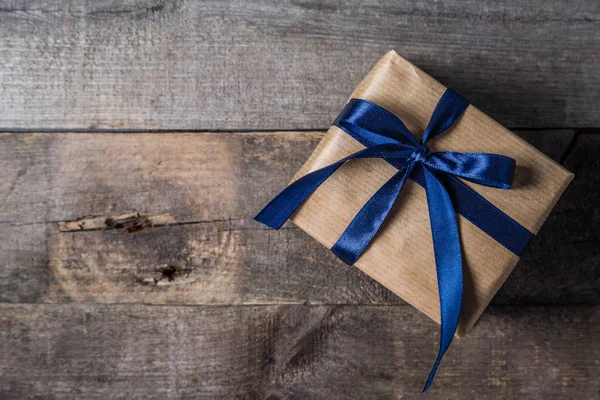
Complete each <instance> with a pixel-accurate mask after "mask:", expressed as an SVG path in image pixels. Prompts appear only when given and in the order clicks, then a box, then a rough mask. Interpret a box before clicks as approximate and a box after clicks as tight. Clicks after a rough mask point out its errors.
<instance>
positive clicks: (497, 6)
mask: <svg viewBox="0 0 600 400" xmlns="http://www.w3.org/2000/svg"><path fill="white" fill-rule="evenodd" d="M599 19H600V10H599V5H598V2H597V1H589V0H575V1H562V0H535V1H528V2H522V1H519V0H510V1H503V2H497V1H492V0H486V1H480V0H468V1H463V0H453V1H443V2H438V1H435V2H434V1H419V2H411V1H389V2H381V1H374V0H372V1H371V0H370V1H358V0H355V1H349V2H343V1H328V2H325V3H322V2H317V1H293V0H287V1H279V0H263V1H239V0H238V1H229V2H224V1H202V2H200V1H191V0H190V1H185V0H176V1H163V0H125V1H123V0H105V1H81V0H67V1H63V0H27V1H25V0H11V1H6V0H5V1H0V38H2V40H0V55H1V56H0V93H1V94H2V96H1V97H0V128H1V129H11V128H25V129H36V128H38V129H39V128H55V129H74V128H82V129H94V128H112V129H199V130H211V129H213V130H214V129H229V130H236V129H255V130H257V129H260V130H265V129H324V128H326V127H327V126H328V125H329V124H330V123H331V121H332V120H333V119H334V118H335V116H336V114H337V113H338V112H339V110H340V108H341V107H342V105H343V103H344V102H345V100H346V99H347V97H348V96H349V95H350V93H351V92H352V89H353V88H354V87H355V86H356V85H357V84H358V82H359V81H360V80H361V79H362V77H363V76H364V75H365V74H366V73H367V72H368V71H369V69H370V68H371V66H372V65H373V64H374V63H375V62H376V61H377V60H378V58H379V57H381V56H382V55H383V54H384V53H385V52H387V51H388V50H390V49H395V50H397V51H398V52H399V53H400V54H402V55H403V56H404V57H406V58H408V59H409V60H411V61H413V62H414V63H415V64H417V65H419V66H420V67H422V68H423V69H424V70H425V71H427V72H429V73H430V74H432V75H433V76H434V77H436V78H437V79H438V80H440V81H441V82H443V83H445V84H446V85H447V86H450V87H453V88H454V89H457V90H458V91H459V92H461V93H462V94H464V95H465V96H466V97H467V98H469V99H470V100H471V102H472V103H473V104H474V105H476V106H477V107H479V108H480V109H482V110H483V111H484V112H486V113H488V114H490V115H491V116H492V117H494V118H496V119H497V120H498V121H499V122H500V123H502V124H505V125H507V126H509V127H512V128H516V127H533V128H548V127H549V128H559V127H567V128H576V127H593V126H598V125H599V123H600V117H599V116H600V109H599V108H598V107H599V106H598V95H599V92H598V88H600V73H599V71H600V70H599V69H598V64H600V29H598V28H599V24H598V23H599Z"/></svg>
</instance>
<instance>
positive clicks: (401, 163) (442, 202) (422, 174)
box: [255, 89, 533, 390]
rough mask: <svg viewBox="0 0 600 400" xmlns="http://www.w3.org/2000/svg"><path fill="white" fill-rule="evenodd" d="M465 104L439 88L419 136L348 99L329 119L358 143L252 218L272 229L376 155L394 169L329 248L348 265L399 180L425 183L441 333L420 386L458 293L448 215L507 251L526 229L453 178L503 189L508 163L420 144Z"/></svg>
mask: <svg viewBox="0 0 600 400" xmlns="http://www.w3.org/2000/svg"><path fill="white" fill-rule="evenodd" d="M468 106H469V103H468V102H467V101H466V100H465V99H464V98H462V97H461V96H460V95H458V94H457V93H456V92H454V91H452V90H451V89H447V90H446V91H445V92H444V94H443V95H442V97H441V98H440V100H439V102H438V104H437V106H436V107H435V109H434V111H433V114H432V116H431V119H430V121H429V123H428V125H427V127H426V129H425V132H424V133H423V136H422V139H421V141H420V142H419V141H417V139H416V138H415V137H414V136H413V135H412V134H411V132H410V131H409V130H408V129H407V128H406V126H405V125H404V123H403V122H402V121H401V120H400V119H399V118H398V117H396V116H395V115H394V114H392V113H391V112H389V111H387V110H385V109H384V108H382V107H380V106H378V105H376V104H373V103H371V102H368V101H365V100H361V99H351V100H350V101H349V102H348V104H347V105H346V106H345V107H344V109H343V110H342V112H341V113H340V115H339V116H338V118H337V119H336V120H335V122H334V124H335V125H337V126H338V127H340V128H341V129H342V130H344V131H345V132H346V133H348V134H349V135H351V136H352V137H353V138H355V139H356V140H358V141H359V142H361V143H362V144H363V145H365V146H366V148H365V149H363V150H361V151H359V152H356V153H354V154H351V155H350V156H348V157H345V158H343V159H341V160H339V161H337V162H335V163H333V164H331V165H328V166H326V167H324V168H321V169H318V170H315V171H312V172H310V173H308V174H306V175H304V176H303V177H301V178H299V179H298V180H296V181H294V182H293V183H292V184H290V185H289V186H288V187H286V188H285V189H284V190H283V191H282V192H281V193H279V194H278V195H277V196H276V197H275V198H274V199H273V200H271V202H270V203H269V204H267V205H266V206H265V208H264V209H263V210H261V211H260V213H259V214H258V215H257V216H256V217H255V220H256V221H258V222H262V223H264V224H265V225H267V226H269V227H271V228H274V229H279V228H280V227H281V226H282V225H283V223H284V222H285V221H286V220H287V219H288V218H289V217H290V216H291V215H292V214H293V213H294V211H296V210H297V209H298V207H300V206H301V205H302V203H303V202H304V201H305V200H306V199H307V198H308V197H309V196H310V195H311V193H313V192H314V191H315V190H316V189H317V188H318V187H319V186H320V185H321V184H322V183H323V182H324V181H325V180H326V179H327V178H328V177H329V176H331V175H332V174H333V173H334V172H335V171H336V170H337V169H338V168H339V167H341V166H342V165H343V164H345V163H346V162H350V161H352V160H355V159H360V158H381V159H384V160H386V161H387V162H388V163H390V164H392V165H393V166H394V167H396V168H397V169H398V172H397V173H396V174H394V175H393V176H392V177H391V178H390V179H389V180H388V181H387V182H386V183H385V184H384V185H383V186H382V187H381V188H380V189H379V190H378V191H377V192H376V193H375V194H374V195H373V196H372V197H371V198H370V199H369V200H368V201H367V203H366V204H365V205H364V206H363V208H362V209H361V210H360V211H359V212H358V213H357V214H356V216H355V217H354V219H353V220H352V222H350V224H349V225H348V227H347V228H346V230H345V231H344V232H343V233H342V235H341V236H340V238H339V239H338V241H337V242H336V243H335V244H334V246H333V247H332V248H331V251H332V252H333V253H334V254H336V255H337V256H338V257H339V258H340V259H342V260H343V261H344V262H346V263H347V264H354V263H355V262H356V260H358V258H359V257H360V255H361V254H362V252H363V251H364V249H365V248H366V247H367V246H368V244H369V243H370V242H371V240H373V238H374V237H375V235H376V233H377V231H378V230H379V228H380V227H381V225H382V223H383V221H385V219H386V218H387V216H388V214H389V212H390V210H391V209H392V206H393V205H394V202H395V201H396V198H397V197H398V194H399V193H400V191H401V190H402V187H403V185H404V183H405V182H406V179H407V178H411V179H413V180H415V181H416V182H417V183H418V184H420V185H421V186H423V187H424V188H425V191H426V194H427V204H428V208H429V217H430V222H431V231H432V238H433V250H434V258H435V264H436V272H437V279H438V291H439V297H440V316H441V336H440V349H439V352H438V356H437V358H436V361H435V363H434V366H433V368H432V370H431V373H430V375H429V378H428V380H427V383H426V384H425V388H424V390H427V388H429V386H430V385H431V383H432V382H433V378H434V377H435V373H436V370H437V368H438V365H439V363H440V361H441V359H442V357H443V355H444V353H445V352H446V350H447V349H448V347H449V346H450V343H451V342H452V338H453V337H454V333H455V332H456V328H457V326H458V321H459V318H460V310H461V306H462V297H463V279H462V255H461V244H460V236H459V231H458V225H457V220H456V213H457V212H458V213H460V214H461V215H463V216H464V217H465V218H467V219H468V220H469V221H471V222H472V223H473V224H474V225H476V226H477V227H479V228H480V229H481V230H483V231H484V232H486V233H487V234H488V235H490V236H491V237H492V238H494V239H495V240H496V241H498V242H499V243H500V244H502V245H503V246H504V247H506V248H507V249H508V250H510V251H512V252H513V253H515V254H517V255H520V253H521V252H522V251H523V249H524V248H525V247H526V245H527V243H528V242H529V240H530V239H531V237H532V236H533V234H532V233H531V232H529V231H528V230H527V229H525V228H524V227H523V226H521V225H519V224H518V223H517V222H516V221H514V220H512V219H511V218H510V217H509V216H507V215H506V214H504V213H503V212H502V211H500V210H499V209H497V208H496V207H494V206H493V205H492V204H491V203H489V202H488V201H487V200H485V199H484V198H483V197H482V196H480V195H479V194H477V193H476V192H475V191H473V190H472V189H470V188H469V187H468V186H466V185H465V184H463V183H462V182H460V180H458V179H456V177H460V178H462V179H465V180H468V181H470V182H474V183H477V184H480V185H485V186H491V187H495V188H500V189H510V187H511V184H512V180H513V175H514V170H515V161H514V160H513V159H512V158H509V157H505V156H502V155H497V154H488V153H456V152H434V153H432V152H430V151H429V149H428V148H427V143H428V142H429V141H430V140H432V139H434V138H435V137H437V136H439V135H441V134H443V133H444V132H446V131H447V130H448V129H450V128H451V127H452V126H453V125H454V124H455V123H456V122H457V121H458V120H459V119H460V118H461V117H462V115H463V113H464V111H465V110H466V109H467V107H468Z"/></svg>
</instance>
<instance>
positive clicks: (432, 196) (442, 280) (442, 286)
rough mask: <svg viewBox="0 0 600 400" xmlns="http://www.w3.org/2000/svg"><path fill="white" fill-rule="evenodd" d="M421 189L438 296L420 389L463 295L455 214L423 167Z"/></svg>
mask: <svg viewBox="0 0 600 400" xmlns="http://www.w3.org/2000/svg"><path fill="white" fill-rule="evenodd" d="M422 168H423V172H424V175H425V182H426V185H425V190H426V192H427V204H428V207H429V219H430V222H431V233H432V237H433V251H434V256H435V265H436V271H437V278H438V292H439V296H440V316H441V324H440V325H441V334H440V350H439V353H438V356H437V358H436V360H435V363H434V365H433V368H432V369H431V373H430V374H429V378H428V379H427V383H426V384H425V387H424V389H423V391H426V390H427V389H428V388H429V386H430V385H431V383H432V382H433V378H434V377H435V373H436V371H437V368H438V366H439V364H440V361H441V359H442V357H443V356H444V353H445V352H446V350H448V347H450V343H452V338H453V337H454V333H455V332H456V328H457V326H458V320H459V317H460V309H461V306H462V296H463V277H462V255H461V248H460V238H459V233H458V225H457V222H456V213H455V211H454V207H453V205H452V201H451V199H450V195H449V194H448V192H447V191H446V189H445V188H444V185H443V184H442V183H441V182H440V181H439V180H438V178H437V177H436V176H435V175H434V174H433V173H431V172H430V171H429V170H428V169H427V168H426V167H425V166H423V167H422Z"/></svg>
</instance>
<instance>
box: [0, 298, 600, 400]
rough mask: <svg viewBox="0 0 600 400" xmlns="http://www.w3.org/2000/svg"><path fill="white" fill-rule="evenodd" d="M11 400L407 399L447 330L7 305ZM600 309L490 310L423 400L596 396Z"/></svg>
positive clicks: (320, 314)
mask: <svg viewBox="0 0 600 400" xmlns="http://www.w3.org/2000/svg"><path fill="white" fill-rule="evenodd" d="M0 327H1V328H0V397H2V398H3V399H6V400H9V399H33V398H44V399H54V398H57V399H58V398H60V399H70V398H73V399H74V398H85V399H92V398H97V399H107V398H111V399H122V398H123V399H124V398H127V399H135V398H156V399H171V398H172V399H175V398H177V399H180V398H186V399H187V398H190V399H191V398H202V399H271V400H274V399H397V398H404V399H412V398H415V399H417V398H419V399H420V398H423V396H424V395H423V394H421V389H422V387H423V384H424V382H425V379H426V377H427V374H428V373H429V369H430V367H431V364H432V362H433V360H434V359H435V355H436V353H437V349H436V346H437V344H438V340H439V334H438V329H439V328H438V326H437V325H436V324H435V323H433V322H432V321H431V320H429V319H428V318H427V317H425V316H424V315H423V314H420V313H419V312H418V311H415V310H414V309H413V308H412V307H408V306H387V307H386V306H383V307H382V306H379V307H376V306H373V307H368V306H329V307H327V306H301V305H297V306H231V307H210V306H197V307H182V306H171V307H161V306H143V305H108V306H107V305H104V306H100V305H60V306H55V305H7V304H2V305H0ZM598 335H600V309H598V308H597V307H587V308H581V307H564V308H563V307H550V308H543V307H524V308H512V307H507V306H504V307H500V306H495V307H491V308H490V309H489V310H488V311H487V312H486V314H485V315H484V316H483V318H482V319H481V321H480V322H479V323H478V325H477V327H476V328H475V330H474V331H473V332H472V333H471V334H470V335H469V336H468V337H466V338H464V339H457V340H455V341H454V343H453V347H452V348H451V349H450V350H449V352H448V353H447V355H446V357H445V358H444V360H443V361H442V364H441V366H440V368H439V370H438V374H437V378H436V381H435V383H434V386H433V387H432V388H431V389H430V392H428V393H427V395H426V397H427V398H435V399H437V398H440V399H465V398H467V399H469V398H477V399H512V398H527V399H543V400H547V399H592V398H597V397H598V393H599V390H600V381H599V380H598V379H597V374H598V368H599V366H598V360H599V359H600V344H599V342H598V340H597V338H598Z"/></svg>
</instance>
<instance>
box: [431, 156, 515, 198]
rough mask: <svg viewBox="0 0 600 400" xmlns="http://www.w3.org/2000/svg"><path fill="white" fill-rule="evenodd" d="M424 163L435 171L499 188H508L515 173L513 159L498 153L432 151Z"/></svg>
mask: <svg viewBox="0 0 600 400" xmlns="http://www.w3.org/2000/svg"><path fill="white" fill-rule="evenodd" d="M425 165H426V166H427V167H429V168H433V169H435V170H437V171H440V172H444V173H447V174H450V175H454V176H458V177H461V178H464V179H466V180H468V181H471V182H474V183H477V184H480V185H485V186H491V187H495V188H499V189H510V188H511V185H512V181H513V176H514V173H515V160H513V159H512V158H509V157H505V156H501V155H499V154H488V153H455V152H452V151H444V152H437V153H433V154H432V156H431V157H429V158H428V159H427V160H426V161H425Z"/></svg>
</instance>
